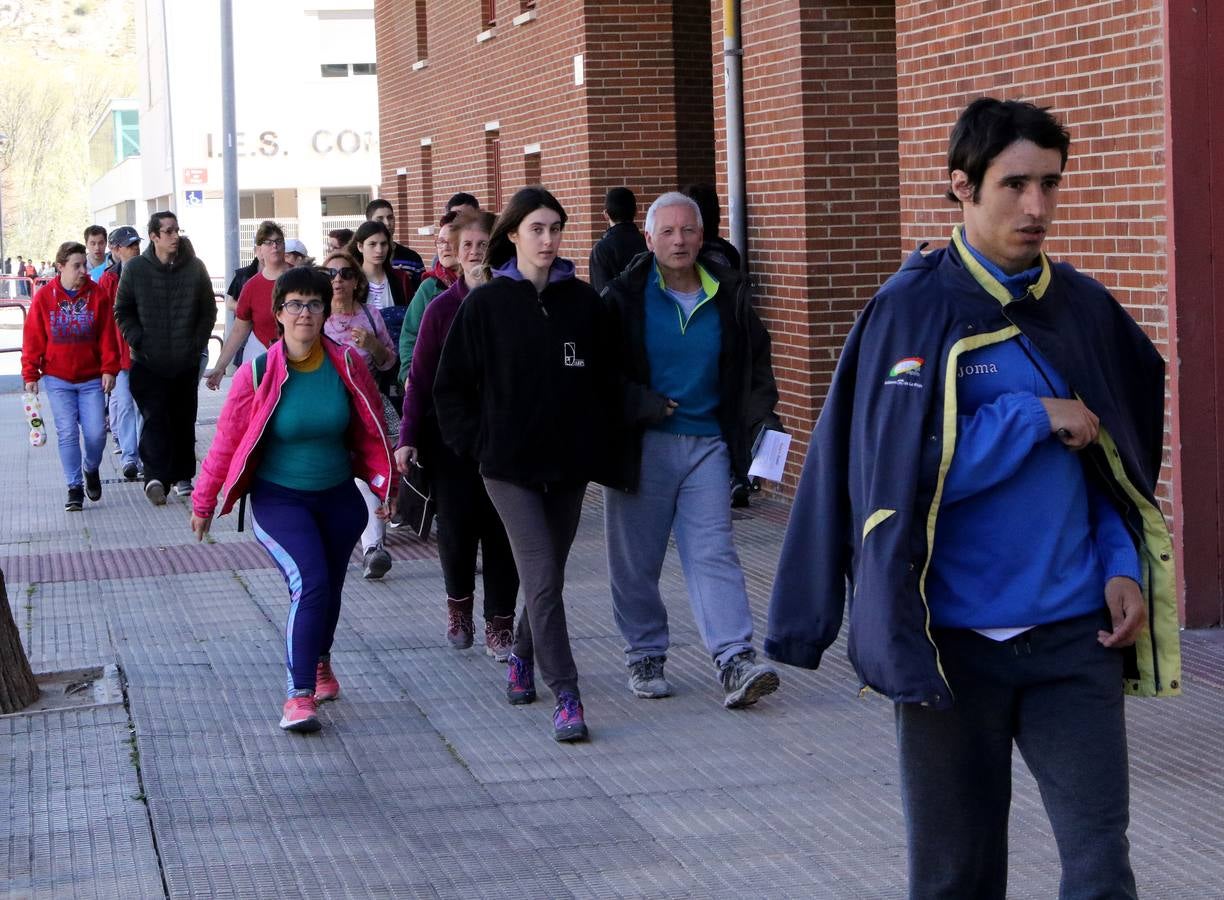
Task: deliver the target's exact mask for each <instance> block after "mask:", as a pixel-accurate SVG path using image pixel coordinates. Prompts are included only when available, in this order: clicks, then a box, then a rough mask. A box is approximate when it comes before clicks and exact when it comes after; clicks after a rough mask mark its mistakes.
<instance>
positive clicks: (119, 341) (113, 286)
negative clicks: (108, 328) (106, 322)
mask: <svg viewBox="0 0 1224 900" xmlns="http://www.w3.org/2000/svg"><path fill="white" fill-rule="evenodd" d="M116 271H117V269H116V267H115V266H113V265H111V266H107V267H106V269H105V270H104V271H103V272H102V274H101V275H100V276H98V287H100V288H101V289H102V292H103V293H104V294H106V296H108V297H109V298H110V302H111V307H112V309H113V308H114V303H115V294H116V293H118V291H119V276H118V275H117V274H116ZM110 321H111V325H112V326H114V332H115V343H116V346H118V347H119V368H120V369H122V370H123V371H125V372H126V371H127V370H128V369H130V368H132V348H131V347H129V346H128V342H127V341H125V340H124V339H123V335H122V334H121V333H120V332H119V323H118V322H116V321H115V317H114V316H113V315H112V316H111V317H110Z"/></svg>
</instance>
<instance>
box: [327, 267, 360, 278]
mask: <svg viewBox="0 0 1224 900" xmlns="http://www.w3.org/2000/svg"><path fill="white" fill-rule="evenodd" d="M323 271H324V272H326V273H327V277H328V278H335V277H336V276H337V275H339V276H340V277H341V278H343V279H344V280H345V281H352V280H353V279H355V278H356V277H357V270H356V269H354V268H353V267H352V266H345V267H344V268H342V269H324V270H323Z"/></svg>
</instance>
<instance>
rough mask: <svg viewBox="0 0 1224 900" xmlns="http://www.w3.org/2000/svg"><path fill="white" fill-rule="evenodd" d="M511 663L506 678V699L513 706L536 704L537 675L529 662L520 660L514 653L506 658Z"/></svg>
mask: <svg viewBox="0 0 1224 900" xmlns="http://www.w3.org/2000/svg"><path fill="white" fill-rule="evenodd" d="M506 662H507V663H509V667H508V669H507V676H506V699H507V700H509V701H510V704H511V705H512V706H519V705H520V704H523V703H534V702H535V698H536V689H535V673H534V672H533V671H532V668H533V666H532V663H531V662H530V661H529V660H525V659H519V658H518V657H517V656H515V655H514V654H513V653H511V654H510V655H509V656H508V657H506Z"/></svg>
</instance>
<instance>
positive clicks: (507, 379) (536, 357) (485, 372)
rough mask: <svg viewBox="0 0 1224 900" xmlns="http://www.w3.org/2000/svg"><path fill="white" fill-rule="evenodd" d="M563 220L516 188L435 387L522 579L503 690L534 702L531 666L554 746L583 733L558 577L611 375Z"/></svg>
mask: <svg viewBox="0 0 1224 900" xmlns="http://www.w3.org/2000/svg"><path fill="white" fill-rule="evenodd" d="M565 221H566V214H565V210H564V209H563V208H562V207H561V204H560V203H558V202H557V200H556V198H554V197H553V196H552V194H550V193H549V192H548V191H546V190H544V188H541V187H528V188H524V189H523V190H521V191H519V192H518V193H517V194H515V195H514V197H513V198H512V199H511V201H510V203H509V205H508V206H507V207H506V210H505V211H504V212H503V213H502V215H501V216H500V217H499V218H498V220H497V223H496V225H495V226H494V228H493V233H492V235H491V236H490V239H489V251H488V255H487V256H486V262H485V265H486V266H487V267H489V269H490V270H491V271H490V272H489V273H488V274H489V276H490V279H489V280H488V282H487V283H486V284H484V285H482V286H481V287H478V288H475V289H474V290H473V291H472V292H471V293H470V294H468V296H467V298H466V299H465V300H464V302H463V305H462V306H461V307H460V308H459V312H458V314H457V315H456V316H455V321H454V324H453V325H452V326H451V330H450V333H449V335H448V336H447V339H446V344H445V346H444V348H443V350H442V358H441V362H440V364H439V366H438V374H437V380H436V381H435V383H434V406H435V409H436V411H437V416H438V425H439V426H440V428H441V431H442V437H443V439H444V440H445V441H446V443H447V445H448V446H450V448H451V449H452V450H454V451H455V452H456V453H458V454H459V455H461V456H470V457H472V458H474V459H476V460H477V461H478V462H479V464H480V473H481V475H482V476H483V477H484V481H485V486H486V488H487V490H488V492H489V497H490V498H491V499H492V501H493V505H494V506H495V507H496V508H497V512H498V514H499V515H500V516H501V518H502V521H503V523H504V524H505V526H506V532H507V534H508V535H509V537H510V545H511V549H512V551H513V553H514V561H515V564H516V566H517V567H518V572H519V577H520V580H521V583H522V588H523V594H524V597H525V602H526V610H525V612H524V614H523V615H522V616H521V617H520V618H519V622H518V627H517V629H516V632H515V639H514V649H513V652H512V653H511V655H510V659H509V664H510V671H509V684H508V686H507V689H506V694H507V698H508V699H509V701H510V702H511V703H530V702H531V701H533V700H534V699H535V696H536V692H535V678H534V666H535V664H536V663H538V664H539V667H540V674H541V675H542V676H543V679H544V683H545V684H546V685H548V687H549V689H550V690H552V692H553V693H554V695H555V696H556V698H557V704H556V708H555V709H554V711H553V737H554V738H555V739H556V740H558V741H572V740H581V739H583V738H585V737H586V736H587V728H586V723H585V720H584V716H583V709H582V702H581V700H580V696H579V692H578V670H577V668H576V667H575V665H574V657H573V653H572V651H571V649H570V642H569V631H568V629H567V627H566V622H565V607H564V603H563V600H562V585H563V584H564V580H565V562H566V559H567V557H568V556H569V550H570V545H571V544H572V543H573V540H574V535H575V533H576V531H577V529H578V520H579V516H580V514H581V511H582V498H583V495H584V493H585V491H586V486H587V482H588V481H591V480H598V479H599V478H600V476H601V474H602V472H603V471H604V469H605V454H606V452H607V444H608V440H607V438H608V435H607V423H608V422H610V421H611V420H612V418H613V416H612V398H613V385H614V378H615V374H614V367H613V365H612V360H611V356H610V352H609V348H608V346H607V344H606V343H605V342H606V340H607V334H608V331H609V329H608V328H607V327H606V314H605V311H604V306H603V303H602V301H601V300H600V298H599V295H598V294H597V293H596V292H595V289H594V288H592V287H591V286H590V285H589V284H587V283H586V282H585V281H580V280H578V279H577V278H576V277H575V276H574V264H573V263H572V262H570V261H569V260H566V259H562V258H560V257H559V256H558V252H559V251H560V248H561V235H562V229H563V228H564V227H565Z"/></svg>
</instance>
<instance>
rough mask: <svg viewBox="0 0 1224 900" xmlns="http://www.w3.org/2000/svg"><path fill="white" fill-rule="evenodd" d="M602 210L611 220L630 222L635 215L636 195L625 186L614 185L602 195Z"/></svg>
mask: <svg viewBox="0 0 1224 900" xmlns="http://www.w3.org/2000/svg"><path fill="white" fill-rule="evenodd" d="M604 212H606V213H607V214H608V218H609V219H611V220H612V221H613V222H632V221H633V220H634V218H635V217H636V216H637V197H635V196H634V195H633V191H631V190H629V188H627V187H614V188H610V189H609V190H608V193H607V196H605V197H604Z"/></svg>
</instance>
